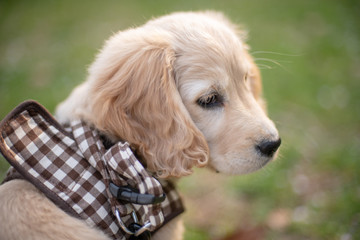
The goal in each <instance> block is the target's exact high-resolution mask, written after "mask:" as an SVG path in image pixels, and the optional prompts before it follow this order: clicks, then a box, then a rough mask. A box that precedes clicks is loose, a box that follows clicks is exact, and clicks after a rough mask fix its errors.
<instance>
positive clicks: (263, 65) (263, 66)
mask: <svg viewBox="0 0 360 240" xmlns="http://www.w3.org/2000/svg"><path fill="white" fill-rule="evenodd" d="M257 66H258V67H259V69H273V67H270V66H269V65H265V64H257Z"/></svg>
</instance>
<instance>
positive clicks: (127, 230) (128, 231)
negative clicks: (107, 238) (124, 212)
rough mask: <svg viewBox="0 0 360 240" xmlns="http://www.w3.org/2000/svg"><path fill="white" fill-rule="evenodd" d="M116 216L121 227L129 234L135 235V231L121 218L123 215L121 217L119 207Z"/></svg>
mask: <svg viewBox="0 0 360 240" xmlns="http://www.w3.org/2000/svg"><path fill="white" fill-rule="evenodd" d="M115 216H116V219H117V221H118V223H119V225H120V227H121V229H122V230H123V231H124V232H126V233H127V234H130V235H134V234H135V233H134V232H133V231H130V230H129V229H128V228H127V227H126V226H125V223H124V222H123V221H122V220H121V217H120V213H119V210H118V209H117V208H115Z"/></svg>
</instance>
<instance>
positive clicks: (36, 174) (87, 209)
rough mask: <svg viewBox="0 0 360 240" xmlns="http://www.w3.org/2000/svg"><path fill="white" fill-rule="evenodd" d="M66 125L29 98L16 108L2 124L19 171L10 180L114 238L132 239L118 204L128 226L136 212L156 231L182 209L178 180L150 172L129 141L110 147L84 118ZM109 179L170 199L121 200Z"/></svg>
mask: <svg viewBox="0 0 360 240" xmlns="http://www.w3.org/2000/svg"><path fill="white" fill-rule="evenodd" d="M67 129H70V130H71V131H66V130H65V129H64V128H63V127H62V126H61V125H60V124H59V123H57V122H56V120H54V119H53V118H52V116H51V115H50V114H49V113H48V112H47V111H46V110H45V109H44V108H43V107H42V106H41V105H39V104H38V103H36V102H25V103H23V104H22V105H20V106H19V107H18V108H16V109H15V110H14V111H13V112H11V113H10V114H9V115H8V116H7V117H6V118H5V119H4V120H3V121H2V122H1V124H0V130H1V136H0V140H1V141H0V150H1V152H2V153H3V155H4V156H5V158H6V159H7V160H8V161H9V163H10V164H11V165H12V166H13V167H14V169H15V170H14V169H10V170H9V174H8V176H7V178H6V179H5V180H7V179H8V180H10V179H13V178H15V177H14V176H16V174H17V175H18V174H20V175H21V176H22V177H23V178H25V179H27V180H28V181H30V182H31V183H33V184H34V185H35V186H37V187H38V188H39V189H40V190H41V191H42V192H44V193H45V195H46V196H47V197H48V198H49V199H51V200H52V201H53V202H54V203H56V204H57V205H58V206H59V207H60V208H62V209H63V210H64V211H66V212H68V213H69V214H71V215H73V216H76V217H79V218H81V219H84V220H85V221H86V222H87V223H88V224H89V225H91V226H97V227H99V228H101V229H103V230H104V231H105V232H106V233H107V234H109V235H110V236H112V237H113V238H114V239H127V238H128V237H129V235H127V234H125V233H124V232H123V231H122V230H121V229H120V228H119V226H118V224H117V220H116V217H115V216H114V212H115V208H117V209H118V210H119V212H120V215H121V218H122V220H123V221H124V222H125V224H126V225H127V226H129V224H130V223H132V221H133V220H132V218H131V216H130V214H131V212H132V211H133V210H135V212H136V214H137V216H138V218H139V220H140V224H144V223H146V222H148V221H150V223H151V227H150V229H151V231H154V230H156V229H158V228H159V226H161V225H162V224H163V222H164V221H165V222H166V221H169V220H171V219H172V218H173V217H175V216H177V215H179V214H180V213H182V212H183V206H182V202H181V199H180V197H179V195H178V193H177V192H176V190H175V189H174V186H173V184H172V183H171V182H168V181H162V182H161V184H160V182H159V181H158V180H157V179H155V178H154V177H152V176H150V175H149V174H148V172H147V171H146V170H145V169H144V167H143V165H142V164H141V163H140V162H139V161H138V160H137V159H136V157H135V156H134V154H133V152H132V151H131V149H130V147H129V144H128V143H121V142H119V143H116V144H115V145H113V146H112V147H111V148H110V149H105V147H104V145H103V143H102V141H101V138H100V135H99V133H98V131H96V130H94V129H92V128H91V127H89V126H88V125H86V124H85V123H84V122H81V121H74V122H71V123H70V126H69V128H67ZM110 182H113V183H114V184H116V185H118V186H129V185H130V186H131V187H133V188H136V189H138V190H139V193H142V194H153V195H155V196H160V195H162V194H163V193H165V194H166V196H167V197H166V199H165V201H164V202H162V203H161V204H157V205H137V204H131V203H121V202H119V201H117V200H116V198H114V197H113V196H112V194H111V193H110V191H109V188H108V187H109V183H110Z"/></svg>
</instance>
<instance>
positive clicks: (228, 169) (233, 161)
mask: <svg viewBox="0 0 360 240" xmlns="http://www.w3.org/2000/svg"><path fill="white" fill-rule="evenodd" d="M239 155H241V154H225V155H224V156H223V157H220V158H212V157H210V161H209V164H208V168H209V169H210V170H212V171H214V172H216V173H224V174H230V175H243V174H248V173H252V172H255V171H257V170H260V169H262V168H263V167H265V166H266V165H267V164H268V163H270V162H271V161H273V160H274V159H276V157H277V155H278V149H276V150H272V151H269V154H267V155H264V154H262V153H261V152H259V150H255V151H252V154H251V156H249V154H245V155H246V156H239Z"/></svg>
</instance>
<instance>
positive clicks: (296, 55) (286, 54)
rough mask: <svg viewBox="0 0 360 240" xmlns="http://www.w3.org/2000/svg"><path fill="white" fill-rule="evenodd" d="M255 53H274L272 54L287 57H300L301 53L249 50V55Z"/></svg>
mask: <svg viewBox="0 0 360 240" xmlns="http://www.w3.org/2000/svg"><path fill="white" fill-rule="evenodd" d="M256 54H274V55H280V56H287V57H300V56H302V55H303V54H288V53H280V52H272V51H254V52H251V55H256Z"/></svg>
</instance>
